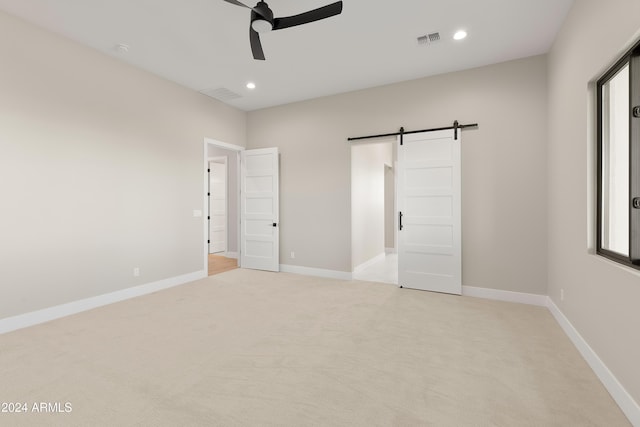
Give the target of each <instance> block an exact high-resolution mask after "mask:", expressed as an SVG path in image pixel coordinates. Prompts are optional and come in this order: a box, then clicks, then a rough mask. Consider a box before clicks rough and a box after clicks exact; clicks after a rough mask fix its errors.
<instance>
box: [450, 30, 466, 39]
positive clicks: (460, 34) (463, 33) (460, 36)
mask: <svg viewBox="0 0 640 427" xmlns="http://www.w3.org/2000/svg"><path fill="white" fill-rule="evenodd" d="M465 37H467V32H466V31H464V30H460V31H458V32H456V33H455V34H454V35H453V39H454V40H462V39H463V38H465Z"/></svg>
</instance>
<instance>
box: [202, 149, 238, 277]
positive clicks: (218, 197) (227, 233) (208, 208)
mask: <svg viewBox="0 0 640 427" xmlns="http://www.w3.org/2000/svg"><path fill="white" fill-rule="evenodd" d="M243 149H244V147H239V146H235V145H231V144H226V143H223V142H219V141H215V140H210V139H205V153H204V157H205V170H206V173H205V181H206V183H205V212H206V214H205V219H206V221H205V268H206V270H207V271H208V274H209V276H211V275H214V274H218V273H222V272H225V271H229V270H232V269H235V268H238V254H239V249H238V248H239V235H240V232H239V226H240V218H239V215H240V209H239V202H240V201H239V198H238V194H239V181H240V180H239V176H240V172H239V171H240V160H239V153H240V151H241V150H243Z"/></svg>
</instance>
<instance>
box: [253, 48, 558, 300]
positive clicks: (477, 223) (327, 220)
mask: <svg viewBox="0 0 640 427" xmlns="http://www.w3.org/2000/svg"><path fill="white" fill-rule="evenodd" d="M546 65H547V64H546V57H545V56H538V57H532V58H527V59H522V60H517V61H512V62H507V63H502V64H497V65H491V66H487V67H483V68H477V69H473V70H467V71H462V72H457V73H451V74H445V75H440V76H435V77H430V78H424V79H419V80H413V81H408V82H403V83H398V84H393V85H388V86H383V87H378V88H373V89H367V90H363V91H358V92H352V93H346V94H342V95H336V96H331V97H325V98H320V99H315V100H311V101H305V102H299V103H295V104H290V105H285V106H280V107H274V108H268V109H264V110H259V111H254V112H250V113H249V114H248V128H247V146H248V147H250V148H259V147H270V146H277V147H279V148H280V153H281V187H280V191H281V201H280V209H281V211H280V212H281V241H280V244H281V246H280V247H281V257H282V260H281V261H282V262H284V263H287V264H295V265H301V266H307V267H316V268H324V269H329V270H338V271H350V269H351V242H350V237H351V224H350V218H351V212H350V206H351V201H350V199H351V194H350V185H349V182H350V177H351V172H350V165H351V161H350V146H349V143H348V142H347V137H350V136H361V135H370V134H376V133H386V132H392V131H396V130H398V129H399V128H400V126H404V127H405V128H406V129H407V130H416V129H424V128H429V127H439V126H445V125H450V124H452V123H453V120H455V119H457V120H459V121H460V122H461V123H472V122H477V123H479V125H480V127H479V129H477V130H468V131H465V132H464V135H463V138H464V139H463V149H462V193H463V196H462V209H463V214H462V225H463V234H462V236H463V237H462V239H463V284H464V285H469V286H479V287H486V288H495V289H504V290H510V291H518V292H529V293H537V294H545V293H546V290H547V274H546V271H547V257H546V250H547V237H546V235H547V219H546V213H547V184H546V169H547V168H546V162H547V160H546V138H547V116H546V108H547V83H546ZM290 251H295V252H296V259H295V260H291V259H288V257H285V255H287V254H289V252H290Z"/></svg>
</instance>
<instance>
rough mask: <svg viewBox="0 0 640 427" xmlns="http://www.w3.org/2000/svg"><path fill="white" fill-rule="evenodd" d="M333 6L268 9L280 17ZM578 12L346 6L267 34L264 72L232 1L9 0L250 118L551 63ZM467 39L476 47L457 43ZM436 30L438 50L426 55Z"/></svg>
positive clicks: (522, 1)
mask: <svg viewBox="0 0 640 427" xmlns="http://www.w3.org/2000/svg"><path fill="white" fill-rule="evenodd" d="M256 1H257V0H254V1H250V0H247V1H246V2H245V3H246V4H249V5H251V6H253V5H254V4H255V2H256ZM333 1H335V0H270V1H268V3H269V6H270V7H271V8H272V9H273V11H274V14H275V16H277V17H279V16H289V15H295V14H298V13H301V12H305V11H307V10H309V9H314V8H317V7H320V6H324V5H326V4H329V3H332V2H333ZM572 3H573V0H440V1H434V0H395V1H382V0H344V8H343V12H342V14H341V15H339V16H336V17H333V18H329V19H326V20H323V21H318V22H314V23H311V24H307V25H302V26H299V27H293V28H288V29H284V30H281V31H275V32H272V33H267V34H263V35H262V45H263V48H264V52H265V56H266V61H255V60H254V59H253V58H252V56H251V49H250V47H249V14H250V11H249V10H248V9H244V8H241V7H238V6H234V5H231V4H229V3H226V2H224V1H223V0H0V9H2V10H5V11H6V12H8V13H10V14H13V15H16V16H19V17H22V18H24V19H26V20H27V21H30V22H33V23H35V24H37V25H39V26H42V27H45V28H47V29H50V30H52V31H54V32H57V33H60V34H63V35H65V36H66V37H69V38H70V39H73V40H75V41H77V42H80V43H82V44H85V45H88V46H90V47H92V48H95V49H97V50H99V51H102V52H104V53H106V54H108V55H112V56H114V57H117V58H119V59H121V60H122V61H125V62H128V63H130V64H133V65H135V66H137V67H140V68H143V69H145V70H148V71H151V72H153V73H155V74H158V75H160V76H163V77H165V78H167V79H169V80H172V81H174V82H177V83H179V84H181V85H184V86H186V87H189V88H192V89H194V90H197V91H202V90H208V89H217V88H226V89H229V90H231V91H233V92H235V93H237V94H239V95H241V96H242V97H241V98H239V99H235V100H231V101H227V103H228V104H230V105H233V106H235V107H237V108H240V109H243V110H247V111H250V110H255V109H259V108H264V107H269V106H274V105H279V104H285V103H289V102H294V101H300V100H304V99H310V98H316V97H320V96H326V95H331V94H336V93H341V92H348V91H353V90H358V89H364V88H368V87H373V86H380V85H383V84H389V83H394V82H398V81H403V80H410V79H415V78H420V77H425V76H430V75H435V74H440V73H446V72H451V71H458V70H463V69H468V68H473V67H478V66H482V65H487V64H492V63H497V62H503V61H508V60H511V59H516V58H522V57H527V56H532V55H537V54H542V53H546V52H547V51H548V50H549V48H550V47H551V45H552V43H553V40H554V39H555V37H556V34H557V32H558V30H559V28H560V26H561V25H562V22H563V21H564V18H565V16H566V15H567V12H568V10H569V8H570V7H571V4H572ZM458 29H465V30H466V31H467V32H468V33H469V36H468V37H467V39H465V40H463V41H454V40H453V39H452V36H453V33H454V32H455V31H456V30H458ZM436 31H437V32H440V35H441V40H440V41H439V42H437V43H436V44H431V45H428V46H420V45H418V43H417V41H416V38H417V37H419V36H422V35H425V34H428V33H432V32H436ZM119 43H126V44H128V45H129V46H130V50H129V53H127V54H120V53H118V52H117V50H116V48H115V47H116V45H117V44H119ZM248 81H254V82H255V83H256V85H257V88H256V89H255V90H253V91H251V90H248V89H247V88H246V87H245V85H246V83H247V82H248Z"/></svg>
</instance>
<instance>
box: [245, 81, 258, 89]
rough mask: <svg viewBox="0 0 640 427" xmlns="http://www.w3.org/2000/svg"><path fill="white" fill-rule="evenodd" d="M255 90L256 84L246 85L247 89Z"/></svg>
mask: <svg viewBox="0 0 640 427" xmlns="http://www.w3.org/2000/svg"><path fill="white" fill-rule="evenodd" d="M255 88H256V84H255V83H254V82H249V83H247V89H255Z"/></svg>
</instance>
